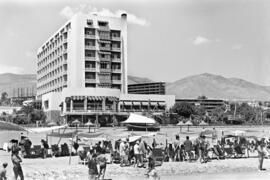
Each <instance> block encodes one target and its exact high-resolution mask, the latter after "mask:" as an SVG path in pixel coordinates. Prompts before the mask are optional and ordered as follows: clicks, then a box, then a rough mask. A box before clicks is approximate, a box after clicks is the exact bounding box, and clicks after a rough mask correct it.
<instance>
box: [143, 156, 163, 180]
mask: <svg viewBox="0 0 270 180" xmlns="http://www.w3.org/2000/svg"><path fill="white" fill-rule="evenodd" d="M146 176H147V178H148V179H149V180H160V176H159V175H158V172H157V170H156V168H155V161H154V160H153V159H152V158H149V163H148V172H147V174H146Z"/></svg>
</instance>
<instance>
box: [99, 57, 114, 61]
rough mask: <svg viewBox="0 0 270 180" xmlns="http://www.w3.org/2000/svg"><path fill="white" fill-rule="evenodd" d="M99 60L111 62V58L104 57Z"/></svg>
mask: <svg viewBox="0 0 270 180" xmlns="http://www.w3.org/2000/svg"><path fill="white" fill-rule="evenodd" d="M99 60H100V61H111V58H108V57H105V58H104V57H103V58H102V57H100V58H99Z"/></svg>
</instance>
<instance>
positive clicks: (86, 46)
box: [85, 45, 96, 50]
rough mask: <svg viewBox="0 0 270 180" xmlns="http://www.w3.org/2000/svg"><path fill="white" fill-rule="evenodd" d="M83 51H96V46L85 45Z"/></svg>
mask: <svg viewBox="0 0 270 180" xmlns="http://www.w3.org/2000/svg"><path fill="white" fill-rule="evenodd" d="M85 49H88V50H96V46H93V45H90V46H89V45H85Z"/></svg>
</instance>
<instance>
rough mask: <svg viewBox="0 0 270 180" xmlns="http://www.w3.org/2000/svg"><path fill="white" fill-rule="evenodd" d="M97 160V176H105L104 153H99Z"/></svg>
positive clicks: (100, 177) (101, 177)
mask: <svg viewBox="0 0 270 180" xmlns="http://www.w3.org/2000/svg"><path fill="white" fill-rule="evenodd" d="M97 161H98V164H99V174H98V177H99V179H102V180H103V179H104V176H105V172H106V166H107V158H106V157H105V155H103V154H100V155H99V156H98V157H97Z"/></svg>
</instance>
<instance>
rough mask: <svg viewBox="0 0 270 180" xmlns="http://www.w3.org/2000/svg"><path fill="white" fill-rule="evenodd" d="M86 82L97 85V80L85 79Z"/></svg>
mask: <svg viewBox="0 0 270 180" xmlns="http://www.w3.org/2000/svg"><path fill="white" fill-rule="evenodd" d="M85 82H86V83H97V80H96V79H88V78H85Z"/></svg>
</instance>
